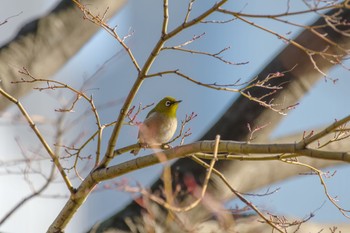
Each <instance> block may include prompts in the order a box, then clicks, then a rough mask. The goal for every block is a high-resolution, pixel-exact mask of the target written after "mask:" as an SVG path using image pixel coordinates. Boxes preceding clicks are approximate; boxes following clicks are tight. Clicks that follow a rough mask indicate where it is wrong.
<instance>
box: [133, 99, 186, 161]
mask: <svg viewBox="0 0 350 233" xmlns="http://www.w3.org/2000/svg"><path fill="white" fill-rule="evenodd" d="M180 102H181V100H176V99H174V98H172V97H169V96H167V97H165V98H164V99H162V100H161V101H159V103H158V104H157V105H156V106H155V107H154V108H153V109H152V110H151V111H150V112H149V113H148V114H147V117H146V119H145V120H144V121H143V123H141V124H140V125H139V135H138V142H139V143H143V144H147V145H154V144H162V143H166V142H168V141H169V140H170V139H171V138H172V137H173V136H174V134H175V131H176V128H177V118H176V111H177V108H178V107H179V103H180ZM139 151H140V149H135V150H132V151H131V153H133V154H134V155H137V154H138V153H139Z"/></svg>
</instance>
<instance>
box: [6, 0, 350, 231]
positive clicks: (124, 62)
mask: <svg viewBox="0 0 350 233" xmlns="http://www.w3.org/2000/svg"><path fill="white" fill-rule="evenodd" d="M214 2H215V1H205V3H203V1H198V2H196V3H195V4H194V8H193V12H192V14H193V15H194V16H195V15H198V14H199V13H200V12H202V11H203V10H204V9H206V8H207V7H208V6H210V5H211V4H213V3H214ZM286 2H287V1H276V0H266V1H261V0H256V1H234V3H231V4H228V5H226V8H231V9H235V10H237V11H239V10H242V11H244V12H249V13H259V14H264V13H269V14H272V13H280V12H285V10H286ZM301 2H302V1H292V3H291V9H294V10H298V9H299V10H300V9H303V7H304V6H303V4H302V3H301ZM54 4H55V2H54V1H50V3H48V1H44V0H40V1H39V0H35V1H34V0H33V1H31V2H30V3H29V1H25V0H16V1H14V0H11V1H10V0H3V2H2V7H1V8H0V21H1V20H3V19H6V18H7V17H9V16H13V15H17V14H18V13H20V12H22V13H21V14H20V15H18V16H16V17H14V18H11V19H10V20H9V22H8V23H7V24H4V25H2V26H1V27H0V35H1V37H0V43H2V44H3V43H5V42H6V41H7V40H9V39H10V38H11V37H13V36H14V35H15V33H16V31H17V30H18V28H20V25H23V22H28V21H29V20H31V19H33V18H34V17H38V16H40V15H42V14H45V12H47V11H48V10H49V9H50V8H52V7H53V6H54ZM186 7H187V1H185V0H182V1H170V24H169V29H170V30H171V29H172V28H174V27H175V26H176V25H178V24H179V23H180V22H181V20H182V19H183V17H184V15H185V9H186ZM101 11H103V9H102V10H101ZM77 13H79V12H78V11H77ZM161 14H162V4H161V2H160V1H157V0H150V1H136V0H131V1H129V2H128V4H127V5H126V6H125V7H124V8H123V9H122V10H121V11H120V12H119V13H118V14H117V15H116V16H115V17H113V18H112V19H111V20H110V25H118V32H119V33H120V34H121V35H126V34H127V33H128V32H130V31H133V35H132V37H131V38H130V39H129V40H127V44H128V45H129V46H130V48H131V50H132V51H133V53H134V55H135V57H136V59H137V60H138V61H139V63H140V64H143V62H144V60H145V59H146V58H147V56H148V54H149V52H150V49H151V48H152V47H153V45H154V43H155V42H156V40H157V39H158V37H159V31H160V29H159V28H160V25H161V22H162V15H161ZM314 17H315V15H310V16H303V17H296V18H294V19H293V20H296V22H298V23H311V22H312V21H313V19H314ZM210 19H211V20H223V19H227V18H222V17H220V16H219V15H215V17H211V18H210ZM255 22H256V23H259V24H261V25H264V26H266V27H268V28H270V29H273V30H276V31H277V32H279V33H281V34H284V35H287V34H288V35H289V36H290V37H293V36H295V35H297V34H298V32H299V30H298V29H296V28H293V27H289V26H287V25H285V24H279V23H275V22H272V21H271V20H255ZM203 32H205V35H204V36H203V37H202V38H201V39H200V40H197V41H196V42H195V43H192V44H191V45H190V46H189V47H188V48H191V49H199V50H200V49H202V50H203V49H205V50H206V51H209V52H218V51H220V50H221V49H223V48H224V47H227V46H230V47H231V49H230V50H228V51H227V52H226V53H224V57H225V59H227V60H230V61H233V62H249V63H248V64H247V65H241V66H230V65H225V64H223V63H221V62H218V61H216V60H213V59H210V58H208V57H200V56H195V55H188V54H182V53H179V52H174V51H168V52H165V53H164V54H162V55H161V56H160V57H159V58H158V59H157V60H156V62H155V66H154V67H153V68H152V69H151V71H150V72H151V73H152V72H158V71H161V70H167V69H176V68H180V69H181V71H182V72H183V73H186V74H188V75H190V76H191V77H193V78H195V79H197V80H200V81H202V82H204V83H213V82H215V81H216V82H218V83H222V84H225V83H234V82H235V81H236V80H237V79H241V80H242V81H244V80H249V79H250V78H251V77H254V75H256V74H257V73H258V72H259V71H260V70H261V69H262V68H263V67H264V66H265V65H266V64H268V63H269V61H270V60H271V59H272V58H273V57H274V56H275V55H276V54H277V53H278V52H279V51H280V50H281V49H283V47H284V46H285V44H284V43H283V42H282V41H281V40H279V39H277V38H276V37H275V36H272V35H269V34H267V33H265V32H262V31H259V30H257V29H255V28H252V27H250V26H247V25H246V24H244V23H242V22H239V21H237V20H236V21H234V22H232V23H230V24H225V25H217V24H200V25H198V26H195V27H194V28H193V29H191V31H186V32H184V33H181V34H180V35H179V36H177V37H176V38H175V39H173V40H171V41H170V42H169V45H178V44H181V43H183V42H185V41H187V40H189V39H191V38H192V37H193V36H194V35H200V34H202V33H203ZM289 33H290V34H289ZM16 66H18V67H21V64H16ZM34 75H35V74H34ZM329 75H330V77H335V78H339V81H338V82H337V83H336V84H333V83H332V82H329V81H325V80H324V79H322V80H321V81H320V82H319V83H318V84H317V85H315V86H314V88H313V90H312V91H311V92H310V93H309V94H307V95H306V96H305V97H304V98H303V99H302V100H301V101H300V104H299V106H298V107H297V108H296V109H295V110H293V111H291V112H290V113H289V114H288V116H286V117H285V119H284V120H283V121H282V122H281V124H280V125H279V127H278V128H277V129H276V130H275V131H274V133H273V137H276V138H277V137H280V136H285V135H288V134H290V133H295V132H300V131H303V130H310V129H315V128H319V127H320V126H323V125H326V124H329V123H331V122H333V121H334V119H336V118H337V119H339V118H341V117H344V116H346V115H347V114H349V107H350V106H349V105H350V104H349V101H348V100H349V91H348V87H349V85H350V80H349V77H348V76H349V72H348V71H345V70H344V69H342V68H340V67H336V68H334V69H332V71H331V73H330V74H329ZM91 76H94V77H95V82H94V83H93V84H91V86H89V88H88V89H87V93H88V94H92V95H93V96H94V99H95V102H96V104H97V106H99V105H102V104H105V103H107V102H110V101H111V100H113V101H114V102H115V103H117V104H116V105H115V107H113V108H106V109H103V110H101V112H100V114H101V119H102V123H107V122H111V121H113V120H114V119H115V118H116V113H117V112H118V108H119V107H120V103H121V102H122V101H123V100H124V98H125V96H126V95H127V93H128V91H129V89H130V87H131V85H132V84H133V82H134V80H135V78H136V72H135V70H134V69H133V67H132V64H131V62H130V60H129V58H128V56H127V54H126V53H125V51H123V50H122V48H121V46H120V45H119V44H118V43H117V42H116V41H115V39H113V38H112V37H111V36H110V35H108V34H107V33H106V32H104V31H102V30H100V31H99V32H98V33H97V34H96V35H95V36H94V37H93V38H92V39H91V40H90V41H89V42H88V43H87V44H86V45H85V46H84V47H83V49H82V50H81V51H80V52H79V53H78V54H77V55H76V56H74V57H73V58H72V59H71V60H70V61H69V63H67V64H66V65H65V67H63V68H62V69H61V70H60V71H59V72H58V73H57V74H55V75H54V77H52V78H54V79H57V80H60V81H64V82H67V83H69V84H70V85H72V86H74V87H76V88H79V87H80V86H81V85H82V83H83V82H84V80H86V79H87V78H89V77H91ZM1 78H3V77H1ZM47 78H50V77H47ZM164 96H173V97H175V98H177V99H182V100H183V102H182V103H181V105H180V107H179V111H178V118H179V119H183V118H184V116H185V114H189V113H191V112H196V113H197V114H198V117H197V118H196V119H195V120H194V121H192V122H191V125H190V126H191V129H192V132H193V135H192V136H191V137H190V138H188V139H187V142H190V141H195V140H196V139H198V138H200V136H201V135H202V134H203V133H204V132H205V131H206V130H207V129H208V128H209V127H210V126H211V125H212V124H213V123H214V122H215V121H216V120H217V117H219V116H220V115H221V114H222V112H223V111H224V110H225V109H226V107H227V106H229V105H230V104H231V103H232V101H234V100H235V98H237V95H236V94H235V93H227V92H218V91H214V90H209V89H205V88H203V87H199V86H196V85H193V84H190V83H188V82H187V81H186V80H183V79H181V78H178V77H175V76H167V77H162V78H154V79H149V80H147V81H146V82H145V83H144V85H143V86H142V88H141V90H140V92H139V93H138V94H137V96H136V98H135V100H134V104H135V105H138V103H140V102H141V103H142V104H144V105H146V104H150V103H153V102H157V101H159V100H160V99H162V98H163V97H164ZM57 97H60V101H61V102H58V101H57ZM69 100H70V96H69V94H67V95H64V96H62V95H59V94H58V93H48V92H33V93H31V94H30V95H29V97H25V98H22V99H21V101H22V102H23V104H24V106H25V107H27V108H28V111H29V112H30V113H31V114H34V115H44V116H45V117H47V118H48V119H50V118H53V117H55V116H56V115H55V114H56V113H55V112H54V109H55V108H58V107H60V105H61V104H60V103H62V101H63V102H68V101H69ZM33 103H35V104H33ZM86 108H87V105H84V104H79V105H78V106H77V109H76V111H75V113H72V114H71V115H70V117H69V119H74V118H77V117H79V116H80V114H79V110H81V111H83V110H85V109H86ZM8 111H9V112H10V113H11V112H12V113H14V112H16V111H17V110H16V109H15V108H13V107H12V108H10V109H9V110H8ZM146 114H147V111H145V112H142V113H141V114H140V115H139V120H142V119H143V118H144V117H145V115H146ZM8 122H9V120H8V119H6V118H4V119H1V120H0V123H1V124H0V127H1V128H2V129H1V131H0V132H1V133H0V138H1V141H2V142H3V143H4V145H6V146H1V148H0V159H5V158H2V156H3V155H13V156H18V155H20V151H19V150H18V149H17V147H18V144H17V142H16V141H15V140H14V138H20V139H19V140H20V141H21V142H26V143H28V144H30V143H37V141H35V138H34V137H33V135H32V132H31V131H30V130H28V127H26V126H24V125H19V126H18V125H17V126H14V125H13V124H8ZM93 124H94V122H93V119H92V118H91V117H89V116H88V117H83V118H82V119H81V121H80V122H79V124H77V126H76V128H77V129H79V128H89V127H87V126H91V125H93ZM41 127H42V128H41V129H42V130H43V132H44V133H47V134H49V133H50V127H49V126H48V127H46V126H41ZM89 130H90V128H89ZM91 130H93V129H91ZM109 132H110V131H109V130H106V132H105V135H108V133H109ZM122 134H123V135H125V136H124V137H123V139H122V140H120V141H119V143H118V145H117V147H122V146H125V145H129V144H132V143H135V141H136V137H137V128H136V127H130V126H125V127H124V128H123V130H122ZM69 135H70V137H72V138H74V137H75V136H76V133H75V131H74V130H71V132H70V134H69ZM105 143H106V142H105ZM89 149H92V148H87V150H89ZM90 153H91V152H90ZM146 153H147V151H146V152H143V154H146ZM141 156H142V154H141ZM130 158H131V157H130V155H129V154H126V155H122V156H120V157H118V158H117V159H116V160H115V161H114V163H119V162H121V161H126V160H128V159H130ZM161 169H162V166H153V167H150V168H146V169H143V170H141V171H136V172H133V173H130V174H127V175H125V176H123V177H121V178H117V179H115V180H114V181H120V180H123V179H127V180H129V181H130V182H135V181H137V182H141V183H143V184H145V185H147V184H150V183H151V182H152V180H154V179H155V178H156V177H157V176H158V175H159V174H160V172H161ZM335 169H336V170H337V173H336V175H335V176H334V177H333V178H332V179H329V180H327V181H328V182H329V189H330V190H331V194H333V195H336V196H337V197H338V199H339V200H341V202H340V203H342V204H343V207H344V208H347V207H350V199H349V198H348V197H349V194H350V189H349V186H348V177H349V175H350V169H349V168H348V166H347V165H344V166H341V167H337V168H330V169H329V170H330V171H334V170H335ZM276 175H278V174H276ZM247 177H248V178H250V177H249V174H247ZM252 178H255V177H252ZM0 183H1V184H2V186H3V187H4V188H2V189H1V190H0V197H1V198H0V200H1V201H0V206H1V207H2V208H1V209H0V217H1V216H3V214H5V211H6V210H7V209H9V208H10V207H11V206H13V204H14V203H16V202H17V201H18V200H20V199H21V197H23V194H25V193H30V190H29V189H28V185H27V184H26V183H25V182H24V181H23V177H20V176H10V177H9V176H0ZM14 184H15V185H14ZM105 184H106V183H105ZM107 184H113V182H109V183H107ZM103 185H104V184H102V185H100V186H99V187H98V189H97V191H95V192H94V193H92V195H91V196H90V197H89V198H88V200H87V202H86V204H85V205H84V206H83V207H81V208H80V209H79V210H78V212H77V215H76V216H75V217H74V219H73V220H72V222H71V223H70V224H69V226H68V228H67V232H83V231H84V230H86V229H88V228H89V227H90V226H91V225H93V224H94V223H96V222H97V221H100V220H102V219H104V218H105V217H108V216H110V215H111V214H113V213H115V211H116V210H118V209H120V208H121V207H122V206H124V205H126V204H127V203H128V200H130V199H131V197H130V195H129V194H125V193H121V192H119V191H117V190H115V189H114V190H106V189H105V188H103ZM269 188H270V189H274V188H281V189H280V191H279V192H277V193H275V194H274V195H271V196H267V197H261V198H254V199H253V201H254V202H255V204H257V205H258V206H259V207H260V208H262V209H266V210H268V211H270V212H271V211H272V212H274V213H278V214H288V215H290V216H299V217H305V216H308V215H309V213H310V212H312V211H314V210H316V209H318V208H319V207H320V206H322V205H323V203H324V201H325V200H326V197H325V195H324V193H323V190H322V186H321V185H320V183H319V181H318V178H317V177H314V176H298V177H296V178H293V179H291V180H287V181H285V182H283V183H279V184H275V185H272V186H270V187H269ZM266 189H267V188H265V189H263V190H260V191H258V192H264V191H266ZM58 190H61V191H62V193H64V188H63V186H62V185H61V184H55V185H53V188H51V190H49V192H48V193H55V192H60V191H58ZM65 202H66V199H64V198H62V199H54V200H52V199H47V198H45V199H42V198H39V199H36V200H34V201H32V202H30V203H29V204H26V205H25V206H24V207H23V208H22V209H20V210H19V211H18V212H17V213H16V214H15V215H14V216H13V217H12V218H11V219H9V220H8V222H6V224H4V226H2V227H1V228H0V232H1V231H3V232H24V231H25V232H44V231H45V230H46V229H47V227H48V226H49V224H50V223H51V222H52V220H53V218H54V217H55V216H56V215H57V213H58V211H59V210H60V209H61V208H62V206H63V205H64V203H65ZM237 203H238V204H239V202H233V203H230V204H228V205H235V204H237ZM48 206H49V208H50V211H47V209H48ZM28 213H29V214H28ZM19 219H20V220H21V224H18V220H19ZM39 219H40V221H39ZM314 220H315V221H318V222H321V221H330V222H333V221H334V222H348V220H347V219H346V218H344V217H343V216H342V215H341V214H340V213H339V212H338V211H337V210H336V208H335V207H333V206H332V205H331V204H329V202H326V203H325V204H324V205H323V207H322V208H321V209H319V210H317V212H316V216H315V218H314Z"/></svg>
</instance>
